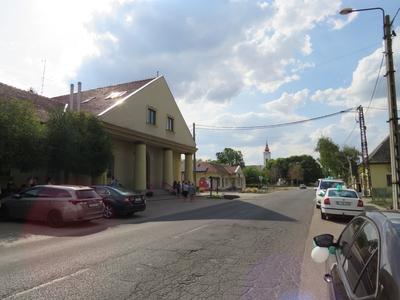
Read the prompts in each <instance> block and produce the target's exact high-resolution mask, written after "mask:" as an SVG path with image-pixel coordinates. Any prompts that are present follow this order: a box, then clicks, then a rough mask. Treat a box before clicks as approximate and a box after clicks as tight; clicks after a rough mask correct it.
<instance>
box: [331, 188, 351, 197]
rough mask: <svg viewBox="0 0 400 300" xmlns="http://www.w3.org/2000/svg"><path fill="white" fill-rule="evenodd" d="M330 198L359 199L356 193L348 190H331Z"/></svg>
mask: <svg viewBox="0 0 400 300" xmlns="http://www.w3.org/2000/svg"><path fill="white" fill-rule="evenodd" d="M328 196H330V197H342V198H358V195H357V193H356V192H354V191H348V190H329V193H328Z"/></svg>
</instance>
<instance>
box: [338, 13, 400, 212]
mask: <svg viewBox="0 0 400 300" xmlns="http://www.w3.org/2000/svg"><path fill="white" fill-rule="evenodd" d="M371 10H380V11H381V12H382V17H383V39H384V41H385V57H386V75H385V76H386V79H387V90H388V91H387V93H388V107H389V121H388V122H389V128H390V139H389V141H390V168H391V172H392V194H393V209H394V210H397V209H398V201H399V178H400V176H399V166H400V158H399V154H400V149H399V120H398V117H397V102H396V86H395V82H396V81H395V78H394V67H393V51H392V34H394V32H392V23H391V22H390V16H389V15H386V14H385V10H384V9H383V8H382V7H371V8H361V9H353V8H350V7H348V8H343V9H342V10H341V11H340V14H341V15H347V14H350V13H352V12H357V11H371Z"/></svg>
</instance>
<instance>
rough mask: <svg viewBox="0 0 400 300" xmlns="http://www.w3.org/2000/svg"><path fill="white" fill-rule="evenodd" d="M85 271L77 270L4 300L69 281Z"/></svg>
mask: <svg viewBox="0 0 400 300" xmlns="http://www.w3.org/2000/svg"><path fill="white" fill-rule="evenodd" d="M87 271H89V269H81V270H79V271H76V272H75V273H72V274H69V275H66V276H63V277H60V278H56V279H53V280H51V281H49V282H46V283H42V284H40V285H38V286H35V287H33V288H30V289H28V290H25V291H22V292H19V293H16V294H14V295H11V296H8V297H7V298H4V300H7V299H13V298H17V297H19V296H22V295H25V294H28V293H30V292H33V291H36V290H38V289H41V288H44V287H46V286H49V285H51V284H53V283H57V282H60V281H63V280H65V279H69V278H71V277H74V276H78V275H80V274H82V273H84V272H87Z"/></svg>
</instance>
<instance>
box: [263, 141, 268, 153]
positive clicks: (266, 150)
mask: <svg viewBox="0 0 400 300" xmlns="http://www.w3.org/2000/svg"><path fill="white" fill-rule="evenodd" d="M264 152H269V147H268V140H266V141H265V150H264Z"/></svg>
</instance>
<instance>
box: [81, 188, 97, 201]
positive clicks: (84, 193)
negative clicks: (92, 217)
mask: <svg viewBox="0 0 400 300" xmlns="http://www.w3.org/2000/svg"><path fill="white" fill-rule="evenodd" d="M76 196H77V197H78V199H89V198H98V197H99V196H98V195H97V193H96V192H95V191H94V190H79V191H76Z"/></svg>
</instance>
